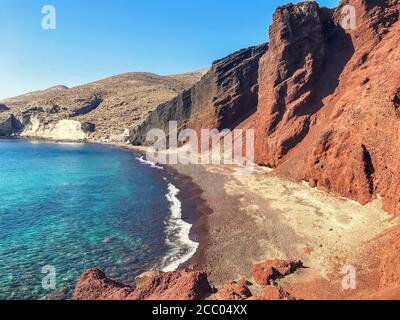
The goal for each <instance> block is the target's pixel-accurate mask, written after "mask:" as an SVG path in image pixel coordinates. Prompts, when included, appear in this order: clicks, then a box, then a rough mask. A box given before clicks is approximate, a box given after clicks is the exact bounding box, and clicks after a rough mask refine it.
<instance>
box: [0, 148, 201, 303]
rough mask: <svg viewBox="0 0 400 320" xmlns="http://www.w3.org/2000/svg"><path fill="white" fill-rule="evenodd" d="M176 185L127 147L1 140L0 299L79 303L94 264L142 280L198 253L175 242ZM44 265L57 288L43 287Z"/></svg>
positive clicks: (116, 274)
mask: <svg viewBox="0 0 400 320" xmlns="http://www.w3.org/2000/svg"><path fill="white" fill-rule="evenodd" d="M170 189H171V184H170V182H169V181H168V179H167V178H166V177H165V175H163V171H162V170H157V169H154V168H151V167H150V166H147V165H145V164H143V163H141V162H140V161H139V160H137V155H135V154H133V153H131V152H127V151H125V150H121V149H117V148H111V147H105V146H98V145H85V144H54V143H38V142H34V141H26V140H0V299H46V298H51V299H65V298H70V297H71V294H72V292H73V288H74V286H75V284H76V281H77V280H78V278H79V276H80V275H81V274H82V272H83V271H84V270H86V269H88V268H92V267H98V268H100V269H102V270H104V271H105V272H106V273H107V274H108V275H109V276H111V277H113V278H115V279H117V280H119V281H123V282H125V283H133V281H134V278H135V276H136V275H137V274H138V273H140V272H143V271H145V270H149V269H151V268H154V267H167V268H168V266H166V265H165V261H166V257H168V260H169V263H170V264H171V263H174V262H175V263H176V261H177V260H179V259H181V258H182V257H185V256H187V255H188V253H190V251H191V250H192V249H193V248H190V246H189V247H187V248H186V247H185V244H184V243H183V242H181V243H171V241H170V240H168V239H167V238H168V233H167V232H168V231H167V226H168V225H170V224H171V208H173V207H176V203H174V202H176V199H173V200H174V201H171V194H168V192H169V190H170ZM175 195H176V192H175ZM175 214H176V212H175ZM178 218H179V217H178ZM186 227H187V226H186ZM169 229H171V228H169ZM175 232H178V233H179V230H175ZM185 232H186V231H185ZM177 245H180V246H181V247H180V248H177V247H176V246H177ZM171 252H172V253H173V256H171ZM163 264H164V265H163ZM45 266H51V267H54V268H55V272H56V277H55V280H56V282H55V283H56V289H55V290H52V289H48V288H47V289H45V288H43V286H42V280H43V278H44V277H45V276H46V275H47V274H46V273H42V268H43V267H45Z"/></svg>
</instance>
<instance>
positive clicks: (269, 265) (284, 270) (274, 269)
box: [252, 259, 303, 285]
mask: <svg viewBox="0 0 400 320" xmlns="http://www.w3.org/2000/svg"><path fill="white" fill-rule="evenodd" d="M301 267H303V263H302V262H301V261H294V260H277V259H276V260H267V261H265V262H262V263H259V264H256V265H254V266H253V269H252V274H253V278H254V280H255V281H256V282H257V283H258V284H260V285H270V284H271V282H272V281H273V280H276V279H279V278H282V277H285V276H287V275H289V274H291V273H294V272H295V271H296V270H297V269H299V268H301Z"/></svg>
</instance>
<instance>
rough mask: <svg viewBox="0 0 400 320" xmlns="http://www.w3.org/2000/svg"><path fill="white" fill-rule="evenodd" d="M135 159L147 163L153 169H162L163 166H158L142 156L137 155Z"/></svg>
mask: <svg viewBox="0 0 400 320" xmlns="http://www.w3.org/2000/svg"><path fill="white" fill-rule="evenodd" d="M136 160H138V161H139V162H141V163H144V164H147V165H149V166H150V167H152V168H154V169H158V170H164V168H163V167H161V166H158V165H157V164H156V163H155V162H152V161H149V160H146V159H145V158H144V157H137V158H136Z"/></svg>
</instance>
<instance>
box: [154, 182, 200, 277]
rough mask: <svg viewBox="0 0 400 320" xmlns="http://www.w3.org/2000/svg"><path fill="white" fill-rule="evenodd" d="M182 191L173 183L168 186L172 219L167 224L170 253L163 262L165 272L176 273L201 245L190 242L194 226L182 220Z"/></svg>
mask: <svg viewBox="0 0 400 320" xmlns="http://www.w3.org/2000/svg"><path fill="white" fill-rule="evenodd" d="M179 192H180V190H179V189H178V188H177V187H175V186H174V185H173V184H172V183H169V184H168V193H167V195H166V198H167V199H168V201H169V202H170V204H171V206H170V210H171V217H170V219H169V220H168V221H167V222H166V234H167V239H166V244H167V246H168V247H170V248H171V249H170V251H169V252H168V254H167V256H166V257H165V258H164V260H163V264H162V265H163V271H164V272H170V271H175V270H176V269H178V267H179V266H180V265H181V264H182V263H184V262H186V261H188V260H189V259H190V258H191V257H192V256H193V255H194V254H195V253H196V251H197V248H198V247H199V244H198V243H197V242H194V241H192V240H190V237H189V235H190V230H191V229H192V225H191V224H190V223H187V222H186V221H184V220H182V203H181V202H180V201H179V199H178V194H179Z"/></svg>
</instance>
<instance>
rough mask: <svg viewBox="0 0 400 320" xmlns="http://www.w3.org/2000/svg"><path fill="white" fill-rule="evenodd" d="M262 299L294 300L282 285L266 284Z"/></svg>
mask: <svg viewBox="0 0 400 320" xmlns="http://www.w3.org/2000/svg"><path fill="white" fill-rule="evenodd" d="M264 300H295V299H294V298H293V297H292V296H291V295H290V293H288V292H286V291H285V290H284V289H283V288H282V287H278V286H267V287H266V288H265V289H264Z"/></svg>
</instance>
